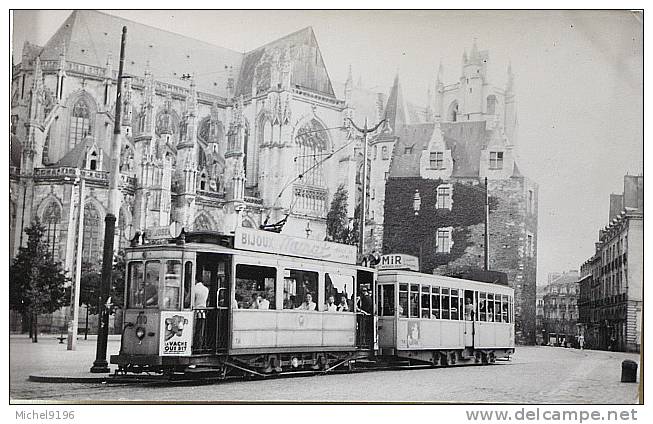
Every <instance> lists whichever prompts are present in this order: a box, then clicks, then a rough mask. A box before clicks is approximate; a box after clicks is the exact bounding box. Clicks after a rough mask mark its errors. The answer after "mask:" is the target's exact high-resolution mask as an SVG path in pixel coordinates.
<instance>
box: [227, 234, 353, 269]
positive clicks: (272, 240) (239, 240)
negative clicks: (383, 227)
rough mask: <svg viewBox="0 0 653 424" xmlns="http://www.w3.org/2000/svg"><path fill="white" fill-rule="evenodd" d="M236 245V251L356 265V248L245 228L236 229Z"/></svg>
mask: <svg viewBox="0 0 653 424" xmlns="http://www.w3.org/2000/svg"><path fill="white" fill-rule="evenodd" d="M234 245H235V247H236V249H244V250H253V251H256V252H266V253H277V254H282V255H290V256H301V257H306V258H314V259H320V260H327V261H333V262H342V263H348V264H355V263H356V246H350V245H347V244H340V243H332V242H328V241H322V240H311V239H302V238H298V237H290V236H286V235H284V234H277V233H273V232H269V231H259V230H253V229H249V228H243V227H238V228H237V229H236V237H235V240H234Z"/></svg>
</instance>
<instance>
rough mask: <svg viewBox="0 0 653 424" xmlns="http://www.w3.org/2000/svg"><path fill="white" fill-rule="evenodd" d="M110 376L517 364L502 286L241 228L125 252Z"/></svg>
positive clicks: (508, 294) (509, 300)
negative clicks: (385, 264)
mask: <svg viewBox="0 0 653 424" xmlns="http://www.w3.org/2000/svg"><path fill="white" fill-rule="evenodd" d="M125 260H126V265H127V266H126V269H127V271H126V274H127V275H126V277H127V278H126V282H127V284H126V287H125V292H126V293H125V299H126V305H125V310H124V323H125V324H124V327H123V332H122V337H121V346H120V351H119V353H118V354H117V355H112V356H111V358H110V362H111V363H112V364H115V365H117V367H118V368H117V373H119V374H127V373H136V374H140V373H143V372H147V373H161V374H164V375H174V374H180V373H181V374H185V373H194V372H196V373H200V372H207V373H214V374H216V373H217V375H219V376H222V377H227V376H230V375H247V376H252V375H254V376H262V377H263V376H269V375H273V374H276V375H278V374H284V373H290V372H298V371H308V372H328V371H331V370H335V369H340V368H342V367H349V368H350V369H351V368H352V367H353V366H355V365H356V364H365V366H366V367H368V368H370V367H371V368H373V367H374V366H375V365H381V364H388V363H393V362H395V363H396V362H398V361H403V363H409V364H422V365H431V366H449V365H456V364H462V363H482V364H487V363H493V362H494V361H495V360H496V359H497V358H501V357H508V356H509V355H510V354H512V353H513V352H514V322H513V321H514V320H513V316H514V313H513V296H514V293H513V290H512V289H510V288H509V287H507V286H505V285H499V284H490V283H484V282H478V281H469V280H463V279H457V278H449V277H441V276H435V275H428V274H420V273H418V272H414V271H408V270H402V269H390V270H378V271H377V270H376V269H374V268H370V267H365V266H360V265H357V264H356V248H355V247H354V246H349V245H343V244H338V243H331V242H324V241H318V240H310V239H302V238H296V237H290V236H287V235H283V234H279V233H275V232H269V231H262V230H256V229H251V228H243V227H239V228H237V229H236V231H235V233H234V234H233V235H223V234H219V233H212V232H185V231H182V233H181V234H180V235H179V236H178V237H176V238H166V239H163V240H159V241H158V242H156V243H147V244H138V243H136V242H134V243H132V247H130V248H128V249H127V250H126V257H125Z"/></svg>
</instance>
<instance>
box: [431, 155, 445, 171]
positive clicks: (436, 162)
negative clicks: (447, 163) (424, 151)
mask: <svg viewBox="0 0 653 424" xmlns="http://www.w3.org/2000/svg"><path fill="white" fill-rule="evenodd" d="M429 162H430V166H431V168H432V169H444V152H431V153H430V155H429Z"/></svg>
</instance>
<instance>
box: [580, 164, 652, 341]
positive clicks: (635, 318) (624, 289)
mask: <svg viewBox="0 0 653 424" xmlns="http://www.w3.org/2000/svg"><path fill="white" fill-rule="evenodd" d="M643 223H644V177H642V176H633V175H626V176H624V191H623V194H612V195H610V214H609V224H608V225H607V226H606V227H604V228H603V229H601V230H600V231H599V242H598V243H596V244H595V254H594V255H592V257H591V258H590V259H588V260H587V261H585V263H583V265H582V266H581V274H582V277H581V282H580V289H581V293H580V298H581V301H580V305H579V308H580V311H579V312H580V327H581V331H582V334H583V335H584V337H585V340H586V342H587V343H588V345H589V346H590V347H593V348H596V349H610V350H625V351H639V350H640V348H641V332H642V305H643V283H644V280H643V278H644V274H643V270H644V256H643V254H644V244H643V242H644V230H643Z"/></svg>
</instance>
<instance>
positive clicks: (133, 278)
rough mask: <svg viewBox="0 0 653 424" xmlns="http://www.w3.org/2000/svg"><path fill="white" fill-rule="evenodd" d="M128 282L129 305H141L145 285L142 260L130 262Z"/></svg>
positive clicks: (131, 306) (132, 306)
mask: <svg viewBox="0 0 653 424" xmlns="http://www.w3.org/2000/svg"><path fill="white" fill-rule="evenodd" d="M127 275H128V279H129V281H128V283H129V307H130V308H142V307H143V299H142V295H143V286H144V285H145V279H144V276H145V273H144V265H143V262H130V263H129V272H128V274H127Z"/></svg>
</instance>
